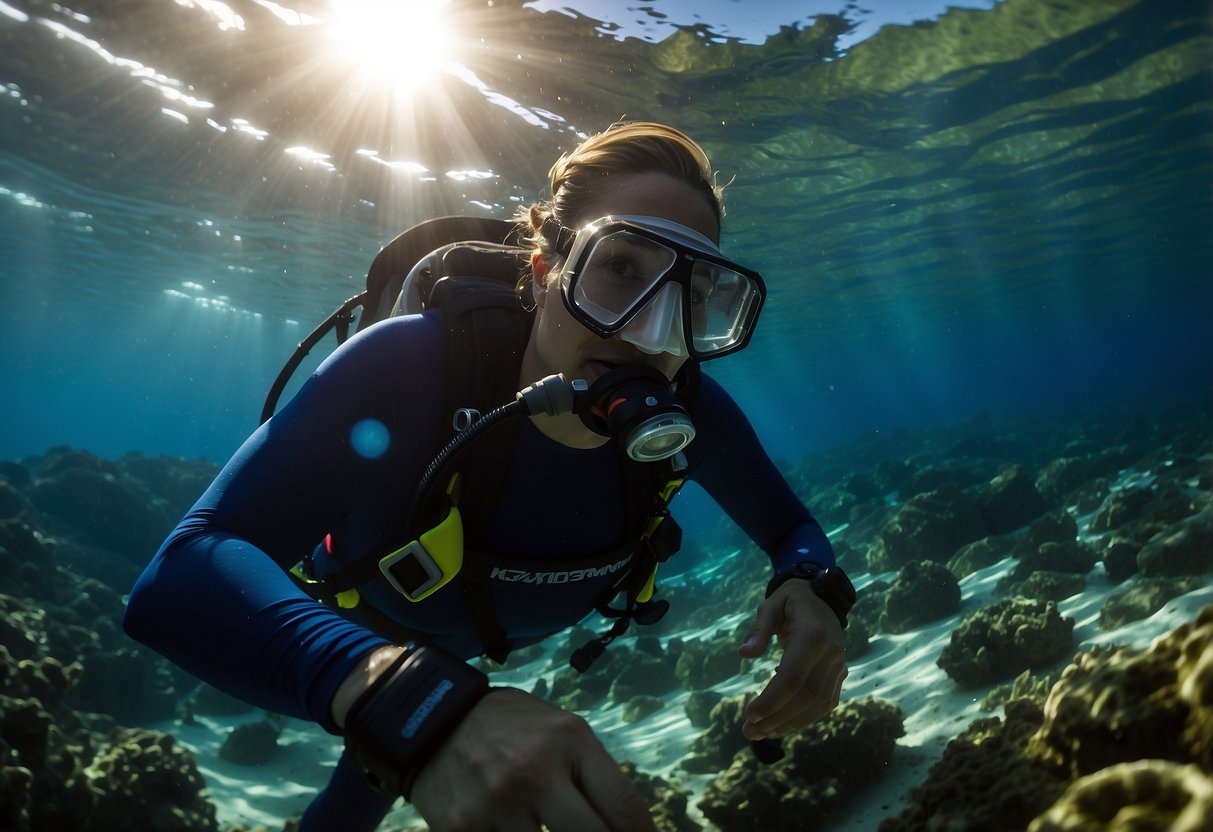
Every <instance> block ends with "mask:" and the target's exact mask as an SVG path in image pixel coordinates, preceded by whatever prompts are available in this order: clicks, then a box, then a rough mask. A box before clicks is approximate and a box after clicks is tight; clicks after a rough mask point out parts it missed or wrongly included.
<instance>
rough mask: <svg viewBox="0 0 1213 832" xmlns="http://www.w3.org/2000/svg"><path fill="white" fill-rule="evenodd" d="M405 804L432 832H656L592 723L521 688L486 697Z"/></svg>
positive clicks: (432, 761)
mask: <svg viewBox="0 0 1213 832" xmlns="http://www.w3.org/2000/svg"><path fill="white" fill-rule="evenodd" d="M412 803H413V805H414V806H415V807H416V808H417V811H418V812H419V813H420V814H421V816H422V817H423V818H424V819H425V821H426V822H427V823H428V824H429V825H430V828H431V829H432V830H433V831H434V832H448V830H480V829H494V830H501V832H515V830H517V832H524V831H525V832H536V830H538V829H539V828H540V824H543V825H544V826H546V827H547V828H548V829H550V830H551V832H583V830H584V831H585V832H656V829H657V827H656V826H654V824H653V820H652V818H651V817H650V816H649V811H648V807H647V806H646V805H645V802H644V799H643V798H642V797H641V796H640V793H639V792H637V791H636V788H635V787H634V786H633V785H632V783H631V782H630V781H629V780H628V779H627V777H625V776H624V774H623V772H621V771H620V770H619V766H618V765H616V764H615V761H614V760H612V759H611V757H610V755H608V754H607V752H606V749H604V748H603V747H602V744H601V743H600V742H599V741H598V738H597V737H595V736H594V733H593V731H591V730H590V727H589V725H587V724H586V722H585V720H583V719H581V718H580V717H578V716H576V715H574V714H570V713H568V712H567V711H563V710H561V709H560V708H557V707H556V706H555V705H551V704H549V703H547V702H544V701H543V700H542V699H538V698H536V697H534V696H531V695H529V694H526V693H523V692H522V691H518V690H509V689H504V690H493V691H491V692H490V693H489V694H488V695H487V696H486V697H484V699H481V700H480V702H479V703H477V705H476V707H474V708H472V710H471V712H470V713H469V714H468V715H467V716H466V717H464V719H463V721H462V722H460V723H459V726H458V727H457V728H456V729H455V733H454V734H452V735H451V737H450V738H449V739H448V740H447V741H446V742H445V743H443V744H442V747H441V748H439V749H438V752H437V753H436V754H435V755H434V756H433V757H432V758H431V759H430V760H429V761H428V762H427V763H426V764H425V765H424V766H423V767H422V769H421V773H420V774H419V775H418V777H417V780H416V782H415V783H414V785H413V794H412Z"/></svg>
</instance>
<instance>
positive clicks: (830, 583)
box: [766, 560, 855, 628]
mask: <svg viewBox="0 0 1213 832" xmlns="http://www.w3.org/2000/svg"><path fill="white" fill-rule="evenodd" d="M793 578H799V579H801V580H804V581H808V582H809V586H810V587H812V588H813V592H815V593H816V594H817V597H818V598H820V599H821V600H823V601H825V602H826V603H827V604H829V605H830V609H832V610H834V614H835V615H837V616H838V623H840V624H842V626H843V627H844V628H845V627H846V626H847V613H849V612H850V611H851V607H853V606H855V585H854V584H852V583H851V579H850V578H848V577H847V573H846V572H843V571H842V569H841V568H839V567H837V566H822V565H821V564H818V563H813V562H812V561H808V560H805V561H801V562H800V563H798V564H796V565H795V566H792V567H791V568H789V569H785V570H783V571H782V572H780V573H779V574H778V575H776V576H775V577H774V578H771V582H770V583H769V584H767V595H766V597H767V598H770V597H771V595H773V594H774V593H775V590H777V589H779V587H781V586H783V585H784V584H785V583H787V582H788V581H790V580H792V579H793Z"/></svg>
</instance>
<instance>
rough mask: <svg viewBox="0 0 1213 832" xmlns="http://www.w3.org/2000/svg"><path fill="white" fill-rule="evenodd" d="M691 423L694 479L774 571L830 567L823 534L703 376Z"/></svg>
mask: <svg viewBox="0 0 1213 832" xmlns="http://www.w3.org/2000/svg"><path fill="white" fill-rule="evenodd" d="M695 427H696V430H697V432H698V435H697V437H696V439H695V441H694V442H693V443H691V445H690V448H691V449H694V453H693V454H692V460H691V462H692V466H693V467H692V470H693V472H694V474H693V479H694V480H695V481H696V482H698V483H699V484H700V485H702V486H703V488H704V490H705V491H707V492H708V494H709V495H711V497H712V499H714V500H715V501H716V502H717V503H718V504H719V505H720V507H721V508H722V509H724V511H725V513H727V514H728V515H729V517H731V518H732V519H733V520H734V522H736V523H737V525H738V526H740V527H741V528H742V530H743V531H744V532H745V533H746V534H747V535H749V536H750V538H751V539H752V540H753V541H754V542H755V543H757V544H758V545H759V546H760V547H761V548H762V549H763V551H765V552H766V553H767V554H768V555H769V556H770V558H771V562H772V564H773V567H774V570H775V571H776V572H778V571H780V570H782V569H787V568H788V567H790V566H792V565H793V564H796V563H799V562H800V561H806V560H807V561H813V562H814V563H818V564H821V565H822V566H833V565H834V551H833V549H832V548H831V547H830V541H829V540H828V539H827V538H826V535H825V532H824V531H822V528H821V526H820V525H819V524H818V522H817V521H816V520H815V519H814V518H813V516H812V514H810V513H809V510H808V509H807V508H806V507H805V505H804V503H802V502H801V501H800V499H799V498H798V497H797V496H796V494H795V493H794V492H793V491H792V489H791V487H789V486H788V483H787V481H786V480H785V479H784V478H783V475H782V474H780V473H779V469H777V468H776V467H775V464H774V463H773V462H771V459H770V457H769V456H768V455H767V452H766V451H765V450H764V449H763V447H762V443H761V442H759V440H758V436H757V435H756V434H755V433H754V428H753V426H752V425H751V424H750V420H749V419H747V418H746V416H745V414H744V413H743V412H742V411H741V408H739V407H738V406H737V403H736V402H734V401H733V398H732V397H731V396H730V395H729V394H728V393H726V392H725V391H724V389H723V388H722V387H721V386H720V385H719V384H717V383H716V382H715V381H714V380H712V379H711V378H709V377H708V376H707V375H706V374H705V375H703V377H702V384H701V387H700V391H699V397H698V400H697V403H696V406H695ZM697 445H698V446H699V447H698V448H696V446H697Z"/></svg>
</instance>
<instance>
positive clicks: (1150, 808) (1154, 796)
mask: <svg viewBox="0 0 1213 832" xmlns="http://www.w3.org/2000/svg"><path fill="white" fill-rule="evenodd" d="M1210 828H1213V780H1210V779H1209V775H1208V774H1207V773H1206V772H1203V771H1201V770H1200V768H1198V767H1197V766H1193V765H1187V766H1184V765H1180V764H1178V763H1172V762H1168V761H1166V760H1139V761H1137V762H1134V763H1122V764H1120V765H1116V766H1111V767H1109V768H1105V769H1103V770H1102V771H1097V772H1096V773H1094V774H1091V775H1088V776H1087V777H1083V778H1081V779H1079V780H1077V781H1075V782H1074V783H1073V784H1072V785H1071V786H1070V788H1068V789H1066V791H1065V794H1063V795H1062V796H1061V797H1060V798H1059V799H1058V801H1057V802H1056V803H1054V804H1053V806H1052V808H1050V809H1049V810H1048V811H1047V812H1045V813H1044V814H1043V815H1041V816H1040V817H1038V818H1037V819H1036V820H1034V821H1032V825H1031V826H1029V827H1028V832H1208V830H1209V829H1210Z"/></svg>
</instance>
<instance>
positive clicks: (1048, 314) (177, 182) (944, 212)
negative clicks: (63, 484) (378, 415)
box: [0, 0, 1213, 462]
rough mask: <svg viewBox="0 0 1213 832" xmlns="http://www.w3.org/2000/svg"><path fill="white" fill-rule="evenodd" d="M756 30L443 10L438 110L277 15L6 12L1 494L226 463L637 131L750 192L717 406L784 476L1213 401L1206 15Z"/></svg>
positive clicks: (912, 13)
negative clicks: (330, 53) (388, 251)
mask: <svg viewBox="0 0 1213 832" xmlns="http://www.w3.org/2000/svg"><path fill="white" fill-rule="evenodd" d="M566 5H568V4H563V3H562V4H561V6H562V7H564V6H566ZM754 5H755V4H741V3H733V4H717V5H716V6H710V7H704V9H703V10H702V11H701V12H688V11H687V9H688V6H686V5H685V4H683V5H680V4H677V3H671V4H669V6H668V7H665V10H664V11H663V6H662V4H661V3H660V2H655V3H652V4H649V5H648V6H646V7H645V8H644V9H639V10H634V9H629V10H628V13H627V14H620V15H619V16H618V18H619V19H618V20H615V21H613V22H612V21H609V20H604V18H605V17H606V14H605V13H604V12H603V11H602V8H603V7H602V5H601V4H599V5H598V7H597V13H598V14H599V15H600V16H599V17H598V18H595V17H594V14H595V12H596V8H595V6H594V5H593V4H592V3H586V4H585V5H584V6H582V7H580V8H581V10H582V13H581V14H580V15H573V14H570V13H565V12H560V11H546V12H543V13H541V12H540V11H538V10H536V9H533V8H530V7H529V6H523V5H522V4H520V3H513V2H498V3H496V4H494V5H493V6H492V7H491V8H490V7H486V6H485V4H483V3H470V2H468V3H451V4H449V6H448V14H449V20H450V23H451V26H452V28H454V29H455V30H456V32H457V34H460V33H461V35H460V36H461V37H462V38H463V39H462V40H461V41H457V47H452V49H451V51H450V52H448V53H447V54H446V55H445V56H444V57H443V58H442V61H444V62H446V63H443V64H442V66H440V67H439V68H438V71H437V72H436V73H435V74H433V75H432V76H430V78H429V80H428V81H427V84H426V86H425V87H423V88H422V89H421V90H420V91H416V92H413V93H411V94H410V95H411V97H410V95H406V94H404V93H400V92H398V91H393V89H392V88H390V87H389V86H388V85H386V84H385V83H384V82H383V80H382V78H379V79H370V78H369V77H368V78H364V77H361V76H360V75H359V74H358V71H357V70H356V68H353V67H352V66H351V65H349V64H340V63H337V62H335V61H336V59H329V58H327V57H325V54H326V49H327V47H326V46H325V43H326V41H325V39H324V29H325V24H323V23H313V24H311V25H303V26H295V25H290V22H292V21H290V20H288V18H289V17H290V16H289V15H287V14H285V13H284V12H283V7H281V6H277V7H274V8H275V9H277V10H278V12H277V13H275V12H273V11H271V10H270V6H269V5H268V4H264V3H255V2H252V1H251V0H245V2H232V3H229V4H228V6H227V7H226V8H228V9H229V11H231V12H232V13H234V14H235V15H238V16H239V17H240V22H239V25H237V24H236V23H235V22H234V21H233V19H232V18H231V17H230V16H228V17H224V16H222V15H219V14H218V13H216V12H210V11H206V10H204V9H202V8H199V7H192V6H188V5H185V6H183V5H177V4H172V3H154V2H151V0H147V2H145V3H143V4H134V6H131V5H130V4H126V5H124V7H123V8H124V11H123V12H122V13H119V12H116V11H112V9H113V6H112V5H111V4H107V3H104V2H101V0H92V2H78V3H75V4H73V5H72V6H71V8H70V9H67V8H65V7H63V6H55V7H51V6H49V5H46V4H43V3H39V2H33V1H32V0H3V1H2V2H0V137H2V139H3V140H2V141H0V316H2V318H0V321H2V324H3V326H0V355H2V363H0V390H3V402H4V406H3V409H2V411H0V413H2V415H0V458H2V459H14V458H19V457H23V456H27V455H31V454H38V453H41V452H43V451H45V450H46V449H47V448H48V447H51V446H56V445H71V446H74V447H78V448H83V449H86V450H89V451H91V452H93V453H96V454H98V455H101V456H107V457H112V456H117V455H120V454H122V453H125V452H127V451H131V450H139V451H142V452H143V453H146V454H161V453H164V454H174V455H182V456H187V457H197V456H200V457H204V458H207V459H209V460H212V461H215V462H222V461H223V460H225V459H226V458H227V456H228V455H230V454H231V452H232V451H233V450H234V449H235V448H236V447H237V446H238V445H239V443H240V442H241V441H242V440H243V438H244V437H245V436H246V435H247V434H248V432H249V431H250V430H251V429H252V428H253V427H254V426H255V424H256V419H257V415H258V413H259V410H260V406H261V401H262V399H263V397H264V394H265V391H266V389H267V387H268V386H269V383H270V381H271V380H272V378H273V376H274V374H275V373H276V372H277V369H278V368H279V367H280V366H281V364H282V362H283V361H284V360H285V359H286V357H287V356H288V355H289V353H290V352H291V350H292V349H293V346H294V344H295V343H296V342H297V341H298V340H299V339H300V338H302V337H303V335H305V334H306V332H307V331H309V330H310V328H311V327H312V326H313V325H314V324H315V323H317V322H318V321H319V320H320V319H321V318H322V317H323V316H324V315H326V314H327V313H328V312H329V311H330V310H331V309H332V308H333V307H335V306H336V305H337V304H338V303H340V302H341V301H342V300H344V299H345V298H346V297H348V296H350V295H352V294H355V293H356V292H357V291H358V290H359V288H360V283H361V281H362V279H363V276H364V274H365V269H366V267H367V265H369V263H370V260H371V258H372V257H373V256H374V253H375V252H376V251H377V249H378V247H379V246H380V245H382V244H383V243H384V242H386V241H387V240H389V239H390V238H391V237H392V236H394V235H395V234H396V233H397V232H399V231H400V230H401V229H403V228H405V227H407V226H408V225H410V224H412V223H414V222H416V221H419V220H421V219H424V218H427V217H429V216H433V215H436V214H442V213H479V214H490V215H496V216H506V215H508V214H510V213H512V211H513V210H514V208H515V207H516V206H517V205H518V204H520V203H528V202H531V201H533V200H535V199H536V198H538V197H539V196H541V194H542V188H543V184H544V181H545V177H544V174H545V172H546V169H547V167H548V165H549V164H550V163H551V161H552V160H553V159H554V158H555V157H556V156H557V155H558V154H559V152H561V151H562V150H564V149H568V148H569V147H571V146H573V145H574V144H575V143H576V141H577V138H578V135H579V134H583V133H587V132H593V131H596V130H599V129H602V128H603V127H605V126H606V125H607V124H609V123H610V122H611V121H612V120H614V119H616V118H618V117H620V116H622V115H626V116H628V117H630V118H649V119H655V120H661V121H668V122H670V123H673V124H675V125H677V126H679V127H682V128H684V129H686V130H687V131H688V132H690V133H691V134H692V135H694V136H696V137H697V138H698V139H700V140H701V141H702V142H703V143H704V144H705V146H706V147H707V148H708V150H709V152H710V154H711V155H712V158H713V162H714V164H715V165H716V167H717V169H718V170H719V171H720V176H721V180H722V181H728V180H730V179H733V180H734V181H733V183H732V184H731V185H729V187H728V188H727V191H726V193H727V197H726V199H727V205H728V216H727V218H726V225H725V248H726V250H728V251H730V252H732V253H733V255H734V256H736V257H737V258H738V259H741V260H744V261H746V262H749V263H752V264H753V265H754V266H755V267H756V268H758V269H759V270H761V271H762V272H763V274H764V275H765V276H766V277H767V281H768V284H769V285H770V286H771V289H772V292H771V302H770V305H769V307H768V310H767V311H766V312H765V313H764V319H763V320H762V322H761V325H760V331H759V334H758V335H757V337H756V338H755V341H754V343H753V345H752V346H751V348H750V349H748V350H747V351H745V352H743V353H741V354H739V355H737V356H734V357H730V358H727V359H724V360H722V361H720V362H717V363H716V364H714V365H713V366H712V367H711V368H710V369H711V370H712V371H714V372H715V373H716V374H717V375H718V377H719V378H721V380H722V381H724V382H725V384H726V386H728V388H729V389H730V390H731V391H732V392H733V394H734V395H735V396H736V398H737V399H738V400H739V401H740V402H742V404H743V405H744V406H745V408H746V410H747V412H748V413H749V414H750V415H751V417H752V419H753V421H754V422H755V425H756V426H757V428H758V430H759V432H760V434H761V435H762V436H763V438H764V440H765V441H766V443H767V445H768V447H769V448H770V450H771V453H772V455H773V456H774V457H777V458H781V459H789V460H791V459H795V458H797V457H798V456H800V455H801V454H803V453H805V452H807V451H814V450H821V449H825V448H828V447H831V446H833V445H836V444H838V443H841V442H844V441H847V440H849V439H851V438H853V437H855V436H857V435H860V434H863V433H871V432H881V431H888V430H890V429H892V428H893V427H895V426H902V427H916V426H923V425H936V424H948V423H952V422H955V421H958V420H961V419H964V418H966V417H967V416H969V415H971V414H973V413H975V412H977V411H989V412H991V413H992V414H993V415H994V416H995V417H996V418H1006V419H1013V418H1017V417H1019V416H1023V415H1027V414H1031V413H1033V412H1057V411H1062V412H1064V411H1067V410H1072V409H1086V408H1091V407H1097V406H1101V405H1104V404H1111V403H1117V402H1130V403H1135V404H1137V405H1138V406H1144V407H1150V406H1153V405H1156V404H1160V403H1163V402H1169V401H1172V400H1177V399H1183V398H1188V397H1192V396H1198V395H1201V394H1207V393H1208V392H1209V390H1210V386H1211V382H1213V326H1211V324H1213V280H1211V279H1210V277H1209V276H1210V275H1211V274H1213V268H1211V266H1213V263H1211V262H1210V261H1211V257H1210V252H1209V243H1208V240H1209V236H1210V230H1211V228H1213V222H1211V220H1213V200H1211V186H1213V165H1211V161H1213V132H1211V131H1210V111H1211V105H1213V74H1211V69H1210V67H1211V66H1213V61H1211V60H1210V58H1211V50H1210V42H1211V41H1210V34H1211V32H1210V29H1211V26H1210V14H1209V10H1208V6H1207V3H1205V2H1201V1H1200V0H1180V2H1150V0H1143V1H1142V2H1110V1H1109V2H1099V3H1087V4H1069V5H1064V6H1063V5H1059V4H1050V3H1047V2H1043V0H1007V2H1002V3H998V4H992V3H981V4H972V5H973V6H974V8H970V9H964V10H953V11H951V12H949V13H948V14H946V15H943V9H942V8H929V7H925V6H924V7H916V6H915V5H914V4H909V3H902V4H888V5H887V6H886V4H875V5H877V6H880V7H881V8H880V10H879V13H875V12H871V11H866V12H865V11H864V10H862V9H859V8H857V7H855V6H853V5H851V4H841V3H840V4H839V6H838V8H836V9H833V10H830V9H818V10H815V11H814V13H813V15H808V14H807V13H806V10H805V8H804V7H803V6H799V5H795V6H793V5H791V4H789V5H787V6H783V5H781V4H760V5H762V6H763V9H762V12H761V15H758V13H756V12H753V6H754ZM551 6H552V4H547V5H541V6H540V8H544V9H548V8H550V7H551ZM136 7H140V8H142V13H141V14H140V15H139V18H138V23H136V22H134V21H135V17H133V16H132V15H131V14H130V10H131V8H136ZM291 8H292V9H293V10H294V11H303V12H308V13H311V14H314V15H316V16H317V17H319V16H322V15H324V14H326V13H327V12H326V6H325V5H323V4H319V3H309V4H296V5H294V6H291ZM829 11H832V12H833V14H826V12H829ZM781 12H782V13H784V16H783V17H782V18H778V17H775V18H773V17H772V15H778V14H780V13H781ZM726 13H727V16H726ZM696 14H699V15H700V16H699V17H695V15H696ZM709 14H714V15H718V17H716V18H709V17H706V16H707V15H709ZM688 15H690V16H688ZM941 15H942V17H941ZM751 18H753V19H751ZM914 20H919V21H920V22H918V23H917V24H914V25H904V24H910V23H913V21H914ZM629 22H631V23H635V24H636V28H635V30H630V29H628V28H627V27H628V25H630V23H629ZM780 23H783V24H787V26H785V28H784V29H783V30H782V31H780V30H779V28H778V27H779V24H780ZM882 23H888V24H889V25H886V26H884V28H880V24H882ZM792 24H795V25H792ZM764 36H765V40H764ZM385 162H396V163H409V164H408V165H402V164H398V165H397V166H396V167H389V166H388V165H387V164H385ZM330 345H331V342H330V344H326V346H325V349H327V348H328V346H330ZM323 351H324V350H321V352H323Z"/></svg>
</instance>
